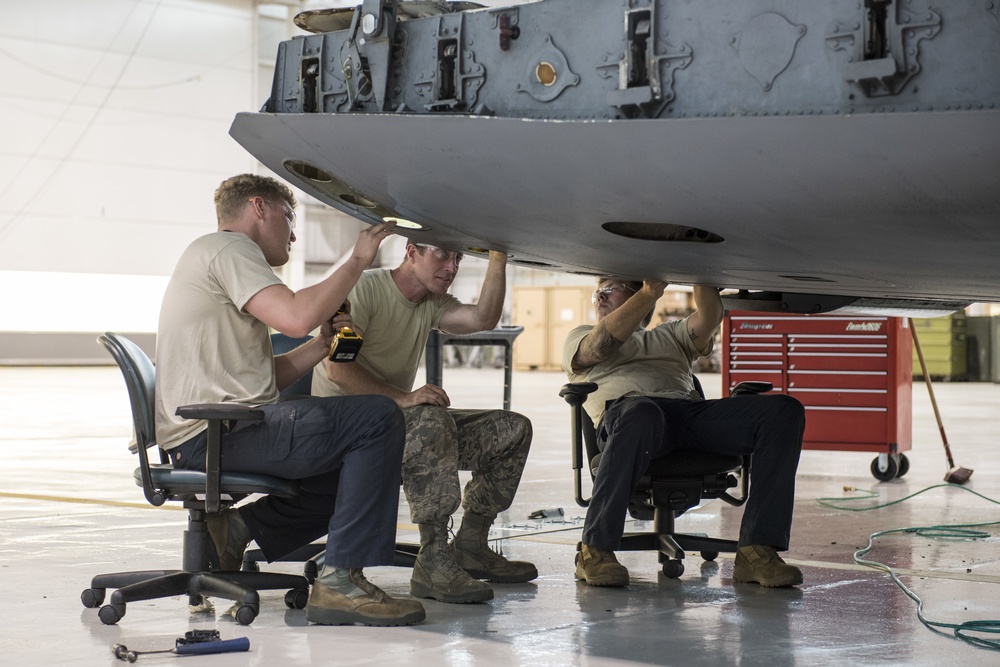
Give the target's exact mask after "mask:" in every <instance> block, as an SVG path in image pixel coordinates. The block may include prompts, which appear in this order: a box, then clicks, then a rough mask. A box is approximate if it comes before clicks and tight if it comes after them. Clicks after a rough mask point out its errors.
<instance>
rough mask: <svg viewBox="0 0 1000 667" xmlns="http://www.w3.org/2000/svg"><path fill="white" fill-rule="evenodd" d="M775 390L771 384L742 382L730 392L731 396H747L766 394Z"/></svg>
mask: <svg viewBox="0 0 1000 667" xmlns="http://www.w3.org/2000/svg"><path fill="white" fill-rule="evenodd" d="M772 389H774V385H773V384H771V383H770V382H755V381H748V382H740V383H739V384H738V385H736V386H735V387H733V390H732V391H731V392H729V395H730V396H745V395H747V394H764V393H767V392H769V391H771V390H772Z"/></svg>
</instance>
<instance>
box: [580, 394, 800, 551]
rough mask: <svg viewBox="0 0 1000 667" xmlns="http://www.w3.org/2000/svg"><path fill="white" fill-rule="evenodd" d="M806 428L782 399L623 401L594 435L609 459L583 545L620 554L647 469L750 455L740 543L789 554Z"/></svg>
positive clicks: (791, 402)
mask: <svg viewBox="0 0 1000 667" xmlns="http://www.w3.org/2000/svg"><path fill="white" fill-rule="evenodd" d="M804 429H805V410H804V409H803V407H802V404H801V403H799V402H798V401H797V400H795V399H794V398H791V397H789V396H784V395H780V394H775V395H771V396H765V395H749V396H734V397H731V398H723V399H717V400H712V401H686V400H677V399H667V398H652V397H638V396H637V397H625V398H620V399H618V400H617V401H615V402H614V403H612V404H611V405H610V406H608V409H607V410H606V411H605V412H604V416H603V417H602V418H601V423H600V426H599V427H598V431H597V444H598V447H599V448H601V450H602V451H603V452H604V455H603V456H602V457H601V462H600V465H599V467H598V470H597V476H596V478H595V479H594V490H593V497H592V499H591V501H590V507H589V508H588V510H587V518H586V521H585V522H584V525H583V538H582V539H583V543H584V544H588V545H592V546H596V547H598V548H600V549H605V550H610V551H614V550H616V549H617V548H618V547H619V546H620V544H621V536H622V532H623V531H624V529H625V514H626V512H627V511H628V501H629V497H630V496H631V492H632V488H633V487H634V486H635V485H636V483H637V482H638V481H639V478H640V477H642V475H643V474H644V473H645V471H646V469H647V468H648V467H649V462H650V461H651V460H653V459H655V458H657V457H660V456H663V455H664V454H667V453H668V452H670V451H672V450H674V449H687V450H700V451H705V452H715V453H720V454H735V455H744V454H753V474H752V475H751V478H750V480H751V481H750V498H749V500H748V501H747V504H746V506H745V508H744V512H743V523H742V524H741V526H740V538H739V544H740V546H746V545H750V544H764V545H770V546H773V547H775V548H777V549H781V550H784V549H787V548H788V541H789V534H790V532H791V526H792V506H793V502H794V499H795V471H796V468H797V467H798V464H799V453H800V452H801V449H802V432H803V430H804Z"/></svg>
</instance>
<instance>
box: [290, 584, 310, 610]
mask: <svg viewBox="0 0 1000 667" xmlns="http://www.w3.org/2000/svg"><path fill="white" fill-rule="evenodd" d="M308 602H309V591H308V590H307V589H305V588H293V589H292V590H290V591H288V592H287V593H285V606H286V607H288V608H289V609H305V608H306V604H307V603H308Z"/></svg>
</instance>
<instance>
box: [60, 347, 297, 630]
mask: <svg viewBox="0 0 1000 667" xmlns="http://www.w3.org/2000/svg"><path fill="white" fill-rule="evenodd" d="M98 342H99V343H100V344H101V345H102V346H104V348H105V349H106V350H107V351H108V352H109V353H110V354H111V356H112V357H113V358H114V360H115V362H116V363H117V364H118V367H119V368H120V369H121V372H122V376H123V377H124V378H125V385H126V387H127V389H128V395H129V401H130V403H131V406H132V424H133V427H134V429H135V444H134V445H132V447H131V448H130V449H131V450H132V452H133V453H134V454H138V456H139V467H138V468H136V470H135V473H134V477H135V482H136V484H138V485H139V486H141V487H142V490H143V494H144V495H145V497H146V500H147V501H149V503H150V504H151V505H154V506H156V507H160V506H161V505H163V504H164V503H166V502H167V501H170V502H180V503H182V504H183V506H184V507H185V508H186V509H187V510H188V527H187V530H186V531H184V541H183V546H182V558H181V569H179V570H150V571H136V572H116V573H112V574H101V575H97V576H96V577H94V578H93V579H92V580H91V584H90V588H87V589H85V590H84V591H83V593H82V594H81V595H80V599H81V601H82V602H83V605H84V606H85V607H90V608H93V607H97V606H100V605H101V604H102V603H103V602H104V598H105V594H106V591H107V589H108V588H114V589H117V590H115V591H114V592H113V593H112V594H111V601H110V603H109V604H107V605H104V606H102V607H101V608H100V610H99V611H98V616H99V618H100V619H101V621H102V622H103V623H105V624H107V625H114V624H115V623H117V622H118V621H119V620H120V619H121V618H122V617H123V616H124V615H125V607H126V604H127V603H129V602H134V601H136V600H152V599H156V598H166V597H174V596H176V595H182V594H187V595H188V598H189V603H190V604H191V606H193V607H200V606H202V605H203V604H204V598H206V597H221V598H227V599H229V600H233V601H235V602H236V605H235V606H234V610H235V611H234V616H235V618H236V620H237V621H238V622H239V623H241V624H242V625H249V624H250V623H252V622H253V620H254V618H256V617H257V614H258V612H259V611H260V596H259V595H258V593H257V590H263V589H275V588H288V589H289V590H288V592H287V593H286V594H285V604H286V605H287V606H288V607H290V608H293V609H302V608H304V607H305V606H306V602H307V601H308V596H309V581H308V580H307V579H306V578H305V577H302V576H297V575H290V574H279V573H273V572H229V571H210V567H209V560H208V540H209V536H208V529H207V527H206V524H205V518H206V516H207V515H209V514H214V513H218V512H221V511H223V510H224V509H226V508H228V507H231V506H232V505H235V504H236V503H237V502H239V501H240V500H242V499H243V498H245V497H247V496H249V495H251V494H255V493H261V494H269V495H271V494H273V495H278V496H283V497H291V496H294V495H296V494H297V493H298V485H297V483H296V482H294V481H290V480H285V479H278V478H276V477H270V476H268V475H258V474H250V473H232V472H220V470H219V459H220V443H221V440H222V422H223V420H241V419H249V420H255V421H257V420H260V419H263V413H262V412H261V411H260V410H257V409H254V408H251V407H249V406H246V405H238V404H235V403H220V404H205V405H191V406H184V407H181V408H179V409H178V411H177V414H178V415H180V416H182V417H184V418H186V419H206V420H208V451H207V454H206V458H207V461H206V464H207V465H206V471H205V472H200V471H197V470H180V469H175V468H174V467H173V466H172V465H171V464H170V461H169V459H168V457H167V456H166V454H165V453H164V452H163V451H162V450H160V456H159V463H153V462H151V461H150V457H149V452H148V450H149V449H151V448H153V447H156V433H155V429H154V426H153V414H154V412H153V395H154V387H155V384H156V382H155V377H156V376H155V369H154V367H153V364H152V362H151V361H150V360H149V357H147V356H146V353H145V352H143V351H142V349H140V348H139V346H138V345H136V344H135V343H133V342H132V341H130V340H128V339H127V338H125V337H123V336H118V335H116V334H113V333H106V334H104V335H103V336H101V337H99V338H98Z"/></svg>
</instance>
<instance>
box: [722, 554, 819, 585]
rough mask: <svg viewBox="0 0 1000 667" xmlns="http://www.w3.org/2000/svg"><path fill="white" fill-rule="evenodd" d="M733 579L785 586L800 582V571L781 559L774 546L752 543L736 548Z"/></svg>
mask: <svg viewBox="0 0 1000 667" xmlns="http://www.w3.org/2000/svg"><path fill="white" fill-rule="evenodd" d="M733 581H739V582H745V583H754V582H756V583H758V584H760V585H761V586H765V587H767V588H785V587H788V586H795V585H797V584H801V583H802V571H801V570H799V568H797V567H795V566H794V565H789V564H788V563H786V562H785V561H783V560H781V556H779V555H778V551H777V550H776V549H775V548H774V547H768V546H763V545H760V544H753V545H750V546H746V547H740V548H739V549H737V550H736V564H735V565H733Z"/></svg>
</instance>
